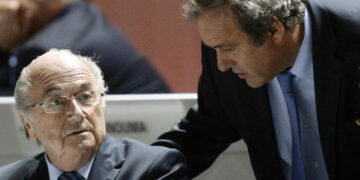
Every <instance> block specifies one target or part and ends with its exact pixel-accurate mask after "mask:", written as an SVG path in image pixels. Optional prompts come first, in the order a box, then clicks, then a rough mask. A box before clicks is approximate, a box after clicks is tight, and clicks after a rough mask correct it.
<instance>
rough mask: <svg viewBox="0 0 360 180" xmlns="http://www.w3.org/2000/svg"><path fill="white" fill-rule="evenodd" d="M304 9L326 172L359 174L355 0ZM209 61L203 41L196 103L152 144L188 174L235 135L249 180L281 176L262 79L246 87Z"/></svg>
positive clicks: (359, 5) (328, 0) (359, 49)
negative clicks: (169, 151) (170, 151)
mask: <svg viewBox="0 0 360 180" xmlns="http://www.w3.org/2000/svg"><path fill="white" fill-rule="evenodd" d="M308 11H309V15H310V18H311V21H312V35H313V39H312V43H313V60H314V62H313V66H314V83H315V98H316V108H317V109H316V110H317V119H318V126H319V133H320V138H321V145H322V149H323V154H324V158H325V162H326V167H327V172H328V175H329V177H330V179H339V180H343V179H360V173H359V170H360V156H359V152H360V126H359V125H357V124H356V120H358V119H360V89H359V83H360V1H358V0H342V1H339V0H310V4H309V6H308ZM216 61H217V60H216V52H215V51H214V50H213V49H211V48H209V47H206V46H204V45H203V46H202V65H203V70H202V74H201V77H200V81H199V90H198V106H194V107H193V108H192V109H190V111H189V112H188V114H187V115H186V117H185V118H183V119H182V120H181V122H180V123H178V124H177V125H176V126H175V127H174V129H173V130H172V131H170V132H167V133H165V134H163V135H162V136H161V137H160V138H159V139H158V140H157V141H156V142H155V143H154V145H162V146H168V147H175V148H178V149H179V150H180V151H182V152H183V153H184V155H185V157H186V159H187V161H188V166H189V171H190V176H196V175H197V174H199V173H201V172H202V171H204V170H205V169H206V168H208V167H209V166H210V165H211V164H212V163H213V162H214V160H215V159H216V158H217V157H218V156H219V154H220V153H222V152H223V151H224V150H225V149H226V148H227V147H228V146H229V145H230V144H231V143H233V142H234V141H238V140H240V139H243V140H244V141H245V143H246V144H247V147H248V151H249V155H250V160H251V164H252V167H253V170H254V173H255V176H256V178H257V179H276V180H280V179H284V176H283V173H282V170H281V166H280V156H279V151H278V148H277V140H276V137H275V130H274V125H273V120H272V114H271V109H270V103H269V96H268V88H267V85H264V86H263V87H260V88H256V89H254V88H250V87H249V86H248V85H247V84H246V82H245V81H244V80H241V79H239V78H238V77H237V76H236V75H235V74H233V73H232V72H231V71H228V72H225V73H221V72H220V71H219V70H218V69H217V66H216V63H217V62H216ZM234 173H236V172H234Z"/></svg>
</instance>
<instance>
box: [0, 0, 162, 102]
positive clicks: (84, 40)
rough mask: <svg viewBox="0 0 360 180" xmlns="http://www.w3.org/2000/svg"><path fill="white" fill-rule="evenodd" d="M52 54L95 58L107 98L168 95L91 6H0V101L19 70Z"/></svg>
mask: <svg viewBox="0 0 360 180" xmlns="http://www.w3.org/2000/svg"><path fill="white" fill-rule="evenodd" d="M51 48H58V49H62V48H65V49H71V50H72V51H73V52H75V53H79V54H81V55H84V56H89V57H94V58H95V60H96V61H98V62H99V66H100V68H101V69H102V71H103V72H104V78H105V82H106V84H107V86H108V87H109V93H110V94H118V93H167V92H169V89H168V87H167V85H166V83H165V82H164V80H163V79H162V77H161V76H160V75H159V74H158V73H157V72H156V70H155V69H154V67H153V66H152V65H151V64H150V62H148V61H147V59H146V58H145V57H144V56H143V55H142V54H140V53H139V52H137V50H136V49H135V48H134V47H133V46H132V45H131V44H130V43H129V42H128V41H127V40H126V39H125V37H124V36H123V34H121V33H120V32H119V31H118V30H117V29H116V28H114V27H113V26H112V25H110V24H108V22H107V21H106V19H105V18H104V16H103V15H102V13H101V12H100V11H99V9H97V8H96V7H95V6H93V5H92V4H90V3H88V2H84V1H81V0H51V1H50V0H1V1H0V95H2V96H4V95H7V96H8V95H12V93H13V91H14V86H15V82H16V79H17V78H18V77H19V74H20V72H21V70H22V68H24V67H25V66H26V65H28V64H29V63H30V62H31V60H33V59H35V58H36V57H37V56H39V55H41V54H43V53H45V52H46V51H48V50H49V49H51Z"/></svg>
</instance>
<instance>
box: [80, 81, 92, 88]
mask: <svg viewBox="0 0 360 180" xmlns="http://www.w3.org/2000/svg"><path fill="white" fill-rule="evenodd" d="M89 87H91V83H90V82H86V83H83V84H81V85H80V88H81V89H86V88H89Z"/></svg>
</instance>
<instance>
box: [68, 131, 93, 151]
mask: <svg viewBox="0 0 360 180" xmlns="http://www.w3.org/2000/svg"><path fill="white" fill-rule="evenodd" d="M66 141H67V144H68V145H70V146H71V147H73V148H74V149H78V150H86V149H92V148H95V146H96V140H95V137H94V135H93V134H92V133H91V132H83V133H80V134H76V135H72V136H70V137H68V138H67V140H66Z"/></svg>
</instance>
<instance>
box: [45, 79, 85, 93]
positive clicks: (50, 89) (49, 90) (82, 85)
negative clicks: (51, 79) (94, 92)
mask: <svg viewBox="0 0 360 180" xmlns="http://www.w3.org/2000/svg"><path fill="white" fill-rule="evenodd" d="M79 87H80V88H81V89H87V88H90V87H91V83H89V82H86V83H83V84H80V86H79ZM63 90H64V89H63V88H60V87H56V86H55V87H51V88H49V89H47V90H46V91H45V93H44V94H45V95H47V94H49V93H51V92H53V91H63Z"/></svg>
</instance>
